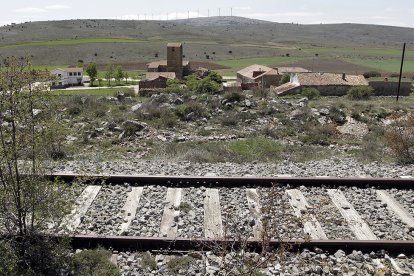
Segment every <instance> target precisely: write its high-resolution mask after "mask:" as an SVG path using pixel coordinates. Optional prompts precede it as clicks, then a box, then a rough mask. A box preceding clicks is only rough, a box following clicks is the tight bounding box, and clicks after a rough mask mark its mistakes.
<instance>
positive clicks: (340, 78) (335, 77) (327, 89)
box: [272, 73, 368, 96]
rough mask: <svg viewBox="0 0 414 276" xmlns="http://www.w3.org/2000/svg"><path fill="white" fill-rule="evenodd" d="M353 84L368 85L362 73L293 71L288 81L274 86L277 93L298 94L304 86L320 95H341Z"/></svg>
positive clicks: (273, 88)
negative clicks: (317, 91) (314, 89)
mask: <svg viewBox="0 0 414 276" xmlns="http://www.w3.org/2000/svg"><path fill="white" fill-rule="evenodd" d="M353 86H368V81H367V80H366V79H365V77H364V76H363V75H349V74H346V73H342V74H337V73H293V74H291V77H290V82H288V83H285V84H283V85H281V86H277V87H276V86H274V87H272V90H273V91H274V92H275V93H276V94H278V95H287V94H300V93H301V92H302V89H303V88H305V87H311V88H316V89H317V90H319V92H320V93H321V95H322V96H343V95H346V93H347V92H348V90H349V89H350V88H351V87H353Z"/></svg>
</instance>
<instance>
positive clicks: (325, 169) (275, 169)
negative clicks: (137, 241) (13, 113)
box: [49, 158, 414, 177]
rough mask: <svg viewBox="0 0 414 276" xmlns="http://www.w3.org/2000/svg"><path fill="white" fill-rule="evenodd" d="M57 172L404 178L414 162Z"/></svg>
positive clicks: (129, 166) (71, 167)
mask: <svg viewBox="0 0 414 276" xmlns="http://www.w3.org/2000/svg"><path fill="white" fill-rule="evenodd" d="M49 167H50V168H53V171H55V172H74V173H107V174H142V175H176V176H179V175H193V176H204V175H206V174H215V175H217V176H245V175H246V176H247V175H252V176H276V175H281V174H289V175H293V176H338V177H346V176H372V177H400V176H413V175H414V165H397V164H381V163H379V162H372V163H362V162H359V161H357V160H355V159H351V158H347V159H337V158H331V159H325V160H318V161H309V162H303V163H295V162H289V161H288V160H286V161H283V162H281V163H278V164H272V163H258V162H253V163H249V164H236V163H215V164H203V163H192V162H185V161H183V162H167V161H151V160H139V159H138V160H128V161H125V160H120V161H104V162H97V161H94V160H86V161H65V162H54V163H51V164H50V165H49Z"/></svg>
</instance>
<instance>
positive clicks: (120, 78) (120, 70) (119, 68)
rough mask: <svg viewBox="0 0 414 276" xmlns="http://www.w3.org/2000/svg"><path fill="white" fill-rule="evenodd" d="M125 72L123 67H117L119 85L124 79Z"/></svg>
mask: <svg viewBox="0 0 414 276" xmlns="http://www.w3.org/2000/svg"><path fill="white" fill-rule="evenodd" d="M124 75H125V74H124V70H122V67H121V66H117V67H116V69H115V80H116V82H117V83H119V82H120V81H121V80H122V79H123V78H124Z"/></svg>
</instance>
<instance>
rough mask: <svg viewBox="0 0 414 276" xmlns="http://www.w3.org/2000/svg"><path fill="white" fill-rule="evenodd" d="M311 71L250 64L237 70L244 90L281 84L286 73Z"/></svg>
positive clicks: (238, 79)
mask: <svg viewBox="0 0 414 276" xmlns="http://www.w3.org/2000/svg"><path fill="white" fill-rule="evenodd" d="M300 72H309V71H308V70H306V69H304V68H300V67H278V68H270V67H267V66H264V65H258V64H254V65H250V66H248V67H246V68H244V69H242V70H240V71H238V72H237V81H238V82H240V83H241V87H242V88H243V89H244V90H248V89H252V88H255V87H259V88H270V87H271V86H277V85H279V84H280V80H281V79H282V76H283V75H284V74H289V73H300Z"/></svg>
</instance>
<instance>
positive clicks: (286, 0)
mask: <svg viewBox="0 0 414 276" xmlns="http://www.w3.org/2000/svg"><path fill="white" fill-rule="evenodd" d="M1 2H2V3H1V16H0V25H4V24H8V23H11V22H15V23H20V22H25V21H40V20H60V19H84V18H94V19H97V18H117V19H138V17H139V19H145V16H146V19H148V20H149V19H152V18H154V19H157V20H158V19H163V20H165V19H167V14H168V18H169V19H176V18H187V16H188V11H189V15H190V17H197V16H208V13H209V14H210V16H216V15H219V8H220V13H221V15H230V14H231V8H232V9H233V15H236V16H244V17H249V18H256V19H262V20H269V21H274V22H288V23H290V22H295V23H301V24H319V23H366V24H380V25H393V26H403V27H414V1H413V0H393V1H384V0H341V1H336V0H296V1H292V0H256V1H252V0H249V1H247V0H208V1H196V0H168V1H164V0H147V1H142V0H117V1H114V0H111V1H107V0H101V1H91V0H89V1H88V0H70V1H59V0H18V1H16V0H14V1H10V0H1Z"/></svg>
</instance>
